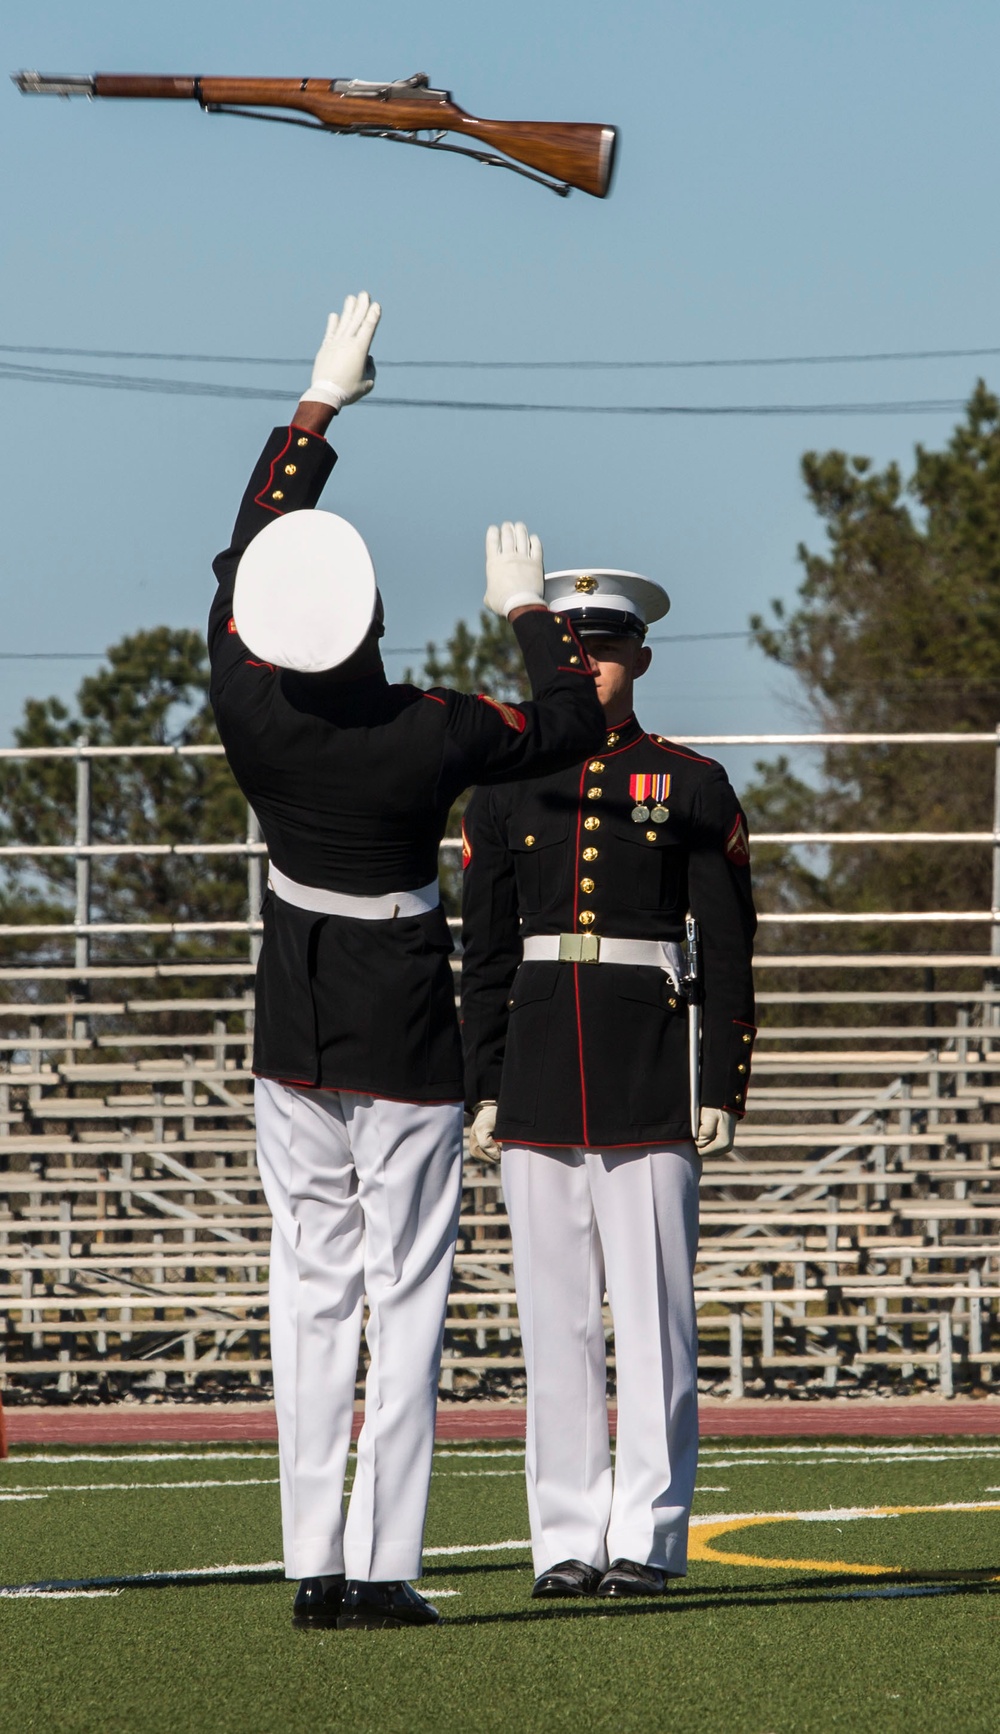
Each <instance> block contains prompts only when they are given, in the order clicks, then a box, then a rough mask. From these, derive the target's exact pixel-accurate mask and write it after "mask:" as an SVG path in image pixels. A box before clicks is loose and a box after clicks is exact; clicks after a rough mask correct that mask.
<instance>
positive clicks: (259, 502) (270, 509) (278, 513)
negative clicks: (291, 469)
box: [254, 428, 308, 518]
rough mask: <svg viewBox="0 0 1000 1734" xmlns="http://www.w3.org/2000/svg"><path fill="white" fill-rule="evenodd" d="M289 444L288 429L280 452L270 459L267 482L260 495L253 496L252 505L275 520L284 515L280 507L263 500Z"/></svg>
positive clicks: (303, 430) (305, 429) (290, 438)
mask: <svg viewBox="0 0 1000 1734" xmlns="http://www.w3.org/2000/svg"><path fill="white" fill-rule="evenodd" d="M302 432H303V433H307V432H308V429H307V428H303V429H302ZM291 443H292V430H291V428H289V430H288V438H287V439H286V441H285V443H284V445H283V446H282V448H281V450H280V452H279V453H278V454H277V456H276V457H274V458H272V459H271V472H270V475H269V476H268V478H267V481H266V482H265V483H264V486H263V487H262V488H261V490H260V493H259V494H255V495H254V504H255V505H258V506H263V508H264V510H265V512H273V513H274V515H275V517H276V518H281V517H283V516H284V513H283V512H282V510H281V507H280V506H272V504H271V502H270V500H265V498H264V495H265V494H266V493H267V491H268V489H269V488H270V487H271V486H272V485H273V483H274V472H275V470H276V468H277V466H278V464H280V462H281V460H282V458H283V457H284V455H285V453H286V452H287V450H288V448H289V446H290V445H291Z"/></svg>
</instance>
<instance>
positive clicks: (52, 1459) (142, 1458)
mask: <svg viewBox="0 0 1000 1734" xmlns="http://www.w3.org/2000/svg"><path fill="white" fill-rule="evenodd" d="M14 1449H15V1451H17V1453H18V1455H17V1459H16V1461H17V1463H18V1465H19V1467H20V1468H22V1469H26V1468H27V1467H28V1465H29V1464H31V1463H108V1464H112V1463H213V1462H214V1463H221V1462H223V1461H225V1460H227V1459H229V1460H237V1461H239V1462H246V1463H270V1462H274V1463H276V1462H277V1461H278V1453H277V1451H115V1450H114V1449H113V1448H111V1447H109V1448H108V1450H107V1451H66V1452H64V1451H52V1452H41V1451H39V1452H37V1453H36V1452H33V1451H32V1452H30V1454H28V1455H25V1456H24V1457H22V1456H21V1454H20V1449H19V1447H18V1446H16V1445H15V1447H14ZM8 1461H9V1462H13V1461H15V1460H14V1459H13V1458H11V1459H8Z"/></svg>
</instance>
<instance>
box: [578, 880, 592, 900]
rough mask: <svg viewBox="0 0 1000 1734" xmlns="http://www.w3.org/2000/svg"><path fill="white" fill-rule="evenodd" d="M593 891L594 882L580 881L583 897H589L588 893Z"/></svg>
mask: <svg viewBox="0 0 1000 1734" xmlns="http://www.w3.org/2000/svg"><path fill="white" fill-rule="evenodd" d="M593 889H594V881H593V880H592V879H581V880H580V890H581V891H582V892H583V894H584V896H585V897H589V896H590V893H591V892H592V891H593Z"/></svg>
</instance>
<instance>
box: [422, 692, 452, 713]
mask: <svg viewBox="0 0 1000 1734" xmlns="http://www.w3.org/2000/svg"><path fill="white" fill-rule="evenodd" d="M423 696H424V698H429V699H430V701H431V703H432V704H443V705H444V707H445V709H446V710H447V708H448V706H447V702H446V700H445V699H443V698H438V695H437V693H436V692H425V693H424V695H423Z"/></svg>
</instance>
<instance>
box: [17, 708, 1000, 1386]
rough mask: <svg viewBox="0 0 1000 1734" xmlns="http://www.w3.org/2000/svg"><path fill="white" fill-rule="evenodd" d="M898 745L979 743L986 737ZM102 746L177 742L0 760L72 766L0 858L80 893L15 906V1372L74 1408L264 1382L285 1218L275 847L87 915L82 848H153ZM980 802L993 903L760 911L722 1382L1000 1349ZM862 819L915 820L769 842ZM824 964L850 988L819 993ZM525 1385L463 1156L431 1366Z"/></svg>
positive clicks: (915, 1371) (729, 1238)
mask: <svg viewBox="0 0 1000 1734" xmlns="http://www.w3.org/2000/svg"><path fill="white" fill-rule="evenodd" d="M885 738H887V737H882V736H879V737H875V736H872V737H858V736H852V737H837V739H838V740H840V739H849V740H851V741H852V742H854V743H855V744H858V743H862V742H863V741H864V740H871V741H872V742H873V743H875V742H877V741H881V740H884V739H885ZM888 738H891V739H892V740H893V742H895V743H897V744H905V743H907V742H912V743H913V744H915V745H917V744H926V743H929V742H931V741H937V742H945V741H946V742H947V743H948V744H949V745H951V746H956V745H960V746H962V747H963V748H965V747H967V748H968V750H969V751H978V752H983V751H985V750H991V751H993V752H994V754H997V753H998V739H1000V737H995V736H993V735H974V734H964V735H957V736H940V735H907V736H898V735H897V736H893V737H888ZM697 739H698V744H703V745H719V746H724V745H726V744H729V745H743V744H753V745H766V744H771V743H773V744H776V745H779V744H780V745H789V744H799V745H806V746H816V745H824V744H828V743H830V742H831V739H832V737H828V736H787V735H782V736H756V737H746V736H740V737H734V736H727V737H724V736H712V737H708V736H701V737H698V738H697ZM119 750H120V751H121V752H122V753H123V754H125V753H126V752H128V751H131V752H133V753H134V752H136V751H141V752H143V753H145V754H169V753H171V752H172V751H174V749H171V748H167V747H146V748H143V749H135V748H133V749H109V748H91V747H87V746H85V745H81V746H80V747H79V748H77V749H55V750H53V751H52V752H51V754H50V753H48V751H47V750H43V749H32V750H30V751H29V750H28V749H18V748H12V749H8V750H7V751H6V752H4V753H3V754H2V755H0V757H5V758H26V757H43V756H51V757H58V756H60V755H61V756H64V757H70V758H72V759H73V760H74V762H75V765H76V776H77V785H76V794H77V799H76V806H75V812H71V811H67V814H66V833H67V835H66V842H65V843H61V844H59V845H51V846H49V847H48V848H47V849H45V848H41V847H38V846H34V845H27V844H25V845H9V846H7V847H6V848H5V849H3V850H0V863H2V860H3V857H4V856H6V857H7V858H8V859H10V858H14V857H20V858H29V859H30V858H34V859H36V860H37V859H40V858H41V857H43V856H44V855H46V854H49V855H53V854H61V855H63V856H66V857H68V858H70V859H71V860H72V861H73V862H74V866H75V887H76V903H75V911H74V916H73V919H72V920H66V921H65V922H61V923H58V922H39V923H36V924H34V925H28V924H27V923H25V922H17V921H12V922H10V923H8V924H7V925H0V1390H4V1389H6V1390H8V1391H12V1392H13V1391H16V1392H17V1393H18V1394H19V1395H23V1396H25V1397H29V1396H30V1397H34V1399H36V1400H37V1398H38V1397H40V1396H51V1397H52V1398H53V1399H56V1400H58V1399H59V1398H60V1397H61V1399H62V1400H63V1401H65V1400H67V1397H68V1396H70V1395H76V1396H77V1397H83V1396H86V1394H87V1393H88V1392H89V1393H93V1394H104V1395H106V1394H121V1393H123V1392H126V1391H130V1392H134V1393H136V1394H144V1393H148V1392H150V1391H156V1390H163V1389H170V1390H172V1391H176V1392H178V1393H182V1392H184V1391H187V1392H190V1393H191V1394H195V1393H197V1394H199V1395H201V1396H203V1397H211V1396H218V1397H225V1396H236V1395H246V1394H248V1391H249V1389H250V1388H251V1387H261V1386H266V1385H267V1384H268V1382H269V1378H270V1363H269V1360H268V1331H267V1309H266V1284H267V1256H268V1238H269V1227H270V1225H269V1219H268V1213H267V1209H266V1206H265V1203H264V1200H263V1195H262V1192H261V1189H260V1183H259V1178H258V1175H257V1171H256V1168H255V1164H254V1157H253V1138H254V1134H253V1114H252V1077H251V1072H250V1069H249V1063H250V1044H251V1041H252V1031H253V1002H252V980H253V970H254V964H255V960H256V952H257V948H258V945H259V940H258V937H257V936H258V932H259V923H258V921H257V919H256V911H257V908H258V906H259V897H260V887H261V873H262V855H263V849H262V846H261V844H260V842H259V838H258V835H257V831H256V826H255V822H254V820H253V817H252V815H251V816H250V818H249V822H248V826H247V833H246V836H245V837H243V838H234V839H233V840H232V841H231V842H230V843H228V844H220V843H213V844H212V845H203V846H200V845H193V844H188V845H185V846H183V849H182V848H180V847H179V846H176V845H173V844H171V843H170V841H169V840H164V841H163V842H162V843H160V844H157V845H155V850H156V851H158V852H160V853H169V852H171V851H172V850H173V852H175V853H187V854H202V853H204V854H208V853H214V854H220V853H222V854H228V855H230V856H242V857H244V858H245V861H246V870H247V909H248V913H247V916H246V918H245V919H243V920H240V921H217V920H213V911H212V910H211V909H206V910H205V911H204V912H203V913H204V919H199V920H197V921H195V920H192V921H190V922H187V923H186V924H178V925H176V926H174V925H172V924H170V923H164V922H156V921H150V922H148V923H142V922H136V923H132V924H127V925H126V924H117V925H116V924H113V923H108V922H100V921H93V920H91V911H90V899H91V885H90V872H91V863H92V862H93V860H94V858H95V856H98V855H109V854H118V855H125V854H127V853H129V852H131V853H139V852H140V851H139V849H138V847H133V846H131V845H126V844H122V845H120V846H117V845H115V844H113V843H112V844H107V843H104V844H100V845H95V844H93V843H91V841H90V817H89V798H90V797H89V788H90V783H89V766H90V761H91V760H92V758H93V757H94V756H96V755H97V754H100V755H101V756H105V757H107V756H112V755H113V754H114V753H115V752H118V751H119ZM182 750H183V751H184V752H185V753H188V754H190V753H201V754H209V755H211V754H216V755H217V754H218V753H219V751H220V749H218V748H210V747H209V748H205V747H202V748H187V749H182ZM984 817H985V816H984ZM992 822H993V828H992V829H985V828H984V829H983V830H981V831H970V832H965V833H961V834H958V835H955V834H952V835H950V836H945V835H944V834H941V833H936V834H934V833H932V834H925V837H924V840H925V841H926V842H928V844H930V843H934V844H937V845H942V844H943V845H948V846H952V847H963V848H964V847H976V848H989V849H991V850H992V851H993V860H994V881H993V883H994V890H993V897H992V907H991V909H989V910H955V911H930V912H923V913H921V914H920V915H917V916H914V915H912V914H909V913H907V914H896V913H893V912H892V911H885V912H883V913H881V914H879V915H871V914H866V915H865V916H864V917H858V916H855V915H852V914H850V913H848V912H841V913H839V914H838V913H837V912H828V913H825V914H822V915H817V916H801V915H800V916H791V917H790V916H788V915H784V914H774V915H771V914H768V913H765V915H764V917H763V920H762V935H763V941H764V943H763V946H762V950H761V953H760V956H759V965H758V986H759V1002H760V1007H761V1025H762V1029H761V1037H760V1040H759V1043H758V1050H757V1057H756V1060H755V1064H754V1082H753V1088H752V1090H751V1094H750V1109H751V1111H750V1113H749V1114H748V1116H747V1118H746V1120H745V1121H744V1122H743V1124H742V1126H741V1129H740V1133H739V1137H738V1141H737V1145H736V1149H735V1151H734V1152H733V1154H732V1155H731V1156H728V1157H725V1158H712V1159H710V1160H708V1161H707V1162H706V1164H705V1172H704V1179H703V1186H702V1243H701V1253H700V1258H699V1265H698V1272H697V1277H696V1286H697V1292H698V1301H699V1308H700V1313H699V1316H700V1329H701V1371H702V1375H703V1382H704V1383H706V1384H708V1385H710V1386H711V1387H712V1388H713V1389H717V1390H719V1391H728V1392H729V1393H731V1394H733V1395H736V1396H738V1395H741V1394H744V1393H745V1392H747V1391H761V1390H776V1391H779V1392H780V1391H791V1392H796V1393H801V1392H805V1391H807V1390H811V1389H818V1390H821V1391H822V1390H829V1391H831V1392H832V1391H833V1390H836V1389H839V1390H847V1391H850V1390H856V1389H859V1388H862V1387H867V1386H872V1385H874V1386H876V1387H879V1388H884V1387H886V1386H890V1385H892V1386H896V1387H899V1388H902V1389H909V1388H912V1387H914V1386H915V1385H924V1384H929V1385H932V1386H934V1387H936V1388H938V1389H939V1390H940V1392H941V1393H942V1394H944V1395H950V1394H952V1393H953V1392H954V1391H955V1390H956V1389H958V1388H959V1387H961V1386H966V1387H968V1386H973V1387H976V1386H984V1385H988V1384H989V1383H990V1382H991V1380H992V1378H993V1369H994V1368H995V1367H997V1366H998V1365H1000V1326H998V1322H997V1321H998V1318H1000V1115H998V1113H997V1109H998V1107H1000V864H998V863H1000V818H998V815H997V814H994V815H993V821H992ZM861 840H863V841H865V842H866V843H878V845H879V846H880V847H884V848H886V849H890V848H892V847H894V846H896V845H898V844H899V843H900V842H905V841H910V840H912V834H910V835H909V836H906V837H904V836H902V835H900V834H889V835H887V834H885V833H873V832H872V833H864V834H863V835H862V836H858V835H853V834H852V836H851V837H850V838H848V837H846V836H845V835H844V834H839V835H834V836H823V835H820V834H815V833H814V834H806V833H785V834H777V833H772V834H769V835H768V836H766V837H765V836H762V835H758V836H757V837H756V838H755V843H756V845H757V846H760V845H762V844H765V843H769V842H770V843H775V844H780V845H782V846H809V845H813V846H816V847H825V848H835V847H837V846H839V845H841V844H843V843H844V842H850V841H855V842H856V841H861ZM448 847H451V845H446V849H447V848H448ZM153 850H154V846H152V845H149V846H146V848H145V850H144V851H143V852H145V853H150V852H153ZM861 920H863V921H864V923H865V924H866V931H868V932H870V931H871V929H872V928H873V927H877V928H878V930H879V932H880V934H882V935H884V936H885V948H884V949H878V950H874V951H873V950H864V951H861V950H858V951H843V950H838V949H831V950H829V951H826V952H823V953H818V952H816V951H814V950H810V949H804V950H801V951H796V950H794V949H793V948H791V947H790V946H789V943H788V936H789V934H791V935H792V936H793V938H794V935H795V933H796V931H797V929H798V925H805V924H811V925H812V927H813V928H814V929H815V927H816V926H817V925H818V924H820V923H822V924H825V926H826V927H827V928H828V929H829V932H830V935H831V944H833V943H834V941H835V939H836V937H837V936H838V935H843V934H844V933H848V934H849V933H850V931H851V925H852V923H857V922H859V921H861ZM914 922H919V924H920V926H921V931H922V932H926V931H927V930H928V929H929V928H930V929H932V930H933V931H934V932H938V933H942V934H945V935H946V936H947V935H948V934H949V933H952V934H953V933H955V932H956V930H958V931H962V932H964V931H966V930H968V929H971V930H972V933H973V936H974V937H975V940H976V942H977V944H978V949H976V950H960V949H958V950H956V949H944V948H943V947H942V949H940V950H932V951H927V950H926V949H920V950H906V949H889V945H890V940H892V936H893V935H897V934H898V933H899V932H900V931H902V932H903V935H904V938H905V933H906V928H907V925H908V924H912V923H914ZM194 931H197V932H198V933H200V934H203V935H214V936H216V943H215V949H214V952H213V955H212V957H211V959H210V960H206V959H204V958H196V959H192V958H191V957H189V956H185V955H184V954H183V951H182V948H181V947H180V945H178V944H175V941H176V940H178V939H179V938H181V937H182V936H184V935H187V936H190V934H191V933H192V932H194ZM987 934H988V936H989V937H988V940H987V941H986V944H985V946H984V944H983V939H984V937H985V936H986V935H987ZM124 938H127V941H128V944H129V946H130V948H131V949H130V951H129V953H128V955H127V957H124V958H123V956H122V954H121V952H120V950H119V949H117V948H118V947H120V945H121V943H122V941H123V939H124ZM112 939H113V940H114V941H115V944H116V949H115V951H114V956H113V960H109V958H110V953H109V950H108V942H109V941H110V940H112ZM26 942H30V943H26ZM893 943H894V944H897V945H898V941H893ZM54 958H56V959H57V960H56V961H53V959H54ZM928 971H932V977H929V976H928V974H927V972H928ZM818 975H819V977H820V978H821V979H822V980H823V981H827V980H831V979H832V980H833V981H834V982H837V981H839V982H842V983H843V984H844V985H843V987H838V986H836V985H835V986H834V987H832V988H829V989H827V988H817V987H816V986H815V985H813V984H815V982H816V980H817V979H818ZM867 981H872V982H874V983H876V984H877V985H875V986H873V987H871V988H870V989H869V988H868V987H866V985H865V983H866V982H867ZM942 982H943V983H944V985H940V984H941V983H942ZM193 985H194V986H195V987H196V988H197V992H198V995H199V997H192V986H193ZM811 1008H812V1009H811ZM831 1016H834V1017H835V1018H836V1022H832V1023H827V1022H824V1021H822V1019H823V1018H824V1017H831ZM810 1019H813V1020H814V1021H810ZM876 1019H877V1020H878V1021H873V1020H876ZM609 1329H610V1325H609ZM522 1375H523V1359H522V1357H521V1349H520V1341H519V1336H518V1327H517V1309H516V1302H515V1296H514V1289H513V1278H512V1271H511V1261H510V1240H509V1233H508V1228H507V1222H506V1218H505V1216H504V1212H503V1201H502V1198H501V1195H500V1189H499V1177H498V1173H497V1170H496V1169H494V1168H492V1167H483V1166H480V1165H477V1164H475V1163H473V1162H471V1161H468V1162H467V1166H466V1177H465V1192H464V1202H463V1212H462V1221H461V1238H460V1243H459V1252H458V1257H457V1260H456V1266H455V1277H454V1283H453V1288H452V1295H451V1301H450V1306H449V1318H448V1326H447V1332H446V1338H445V1357H444V1365H443V1373H442V1381H443V1385H444V1387H445V1388H446V1389H451V1390H455V1391H460V1390H470V1391H471V1390H474V1389H475V1390H482V1391H491V1390H496V1391H508V1390H511V1389H515V1388H516V1387H517V1382H518V1379H519V1378H520V1377H521V1376H522Z"/></svg>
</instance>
